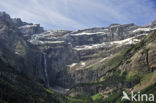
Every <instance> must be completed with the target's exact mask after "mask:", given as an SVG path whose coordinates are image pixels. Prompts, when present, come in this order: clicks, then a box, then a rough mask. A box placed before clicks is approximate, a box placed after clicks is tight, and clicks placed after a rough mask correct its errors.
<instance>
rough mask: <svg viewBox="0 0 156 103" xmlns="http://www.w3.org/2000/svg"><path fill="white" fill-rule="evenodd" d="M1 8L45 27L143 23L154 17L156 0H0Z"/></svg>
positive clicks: (14, 16) (155, 16) (16, 16)
mask: <svg viewBox="0 0 156 103" xmlns="http://www.w3.org/2000/svg"><path fill="white" fill-rule="evenodd" d="M0 11H5V12H6V13H8V14H9V15H10V16H11V17H13V18H21V19H22V20H23V21H25V22H29V23H34V24H40V25H41V26H42V27H44V28H45V29H46V30H54V29H55V30H56V29H59V30H60V29H63V30H78V29H86V28H91V27H107V26H109V25H110V24H112V23H119V24H128V23H135V24H137V25H145V24H148V23H150V22H151V21H154V20H156V0H0Z"/></svg>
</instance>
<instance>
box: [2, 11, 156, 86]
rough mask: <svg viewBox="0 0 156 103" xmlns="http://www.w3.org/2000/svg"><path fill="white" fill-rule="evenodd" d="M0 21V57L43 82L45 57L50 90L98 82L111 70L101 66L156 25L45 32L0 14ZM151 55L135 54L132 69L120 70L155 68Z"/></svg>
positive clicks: (36, 25)
mask: <svg viewBox="0 0 156 103" xmlns="http://www.w3.org/2000/svg"><path fill="white" fill-rule="evenodd" d="M0 18H1V21H0V22H1V24H0V38H1V41H0V42H1V51H0V55H4V56H7V55H5V54H4V52H5V53H6V54H12V55H11V56H7V58H9V62H10V63H11V64H12V65H14V67H16V68H19V69H20V68H22V69H23V70H24V71H25V72H26V73H28V74H31V75H33V76H36V77H41V78H43V79H44V74H43V73H44V72H43V62H44V61H43V55H42V53H44V54H45V55H46V59H47V72H48V77H49V80H50V81H49V82H50V86H61V87H64V88H71V87H73V86H74V85H76V84H79V83H88V82H93V81H95V80H97V79H98V78H100V77H101V76H102V75H104V74H105V72H106V71H108V70H109V69H110V68H113V67H111V66H109V65H107V66H105V65H103V63H105V61H107V59H108V58H110V57H113V56H114V55H116V54H117V53H119V52H120V51H122V50H124V49H127V48H129V47H131V46H132V45H134V44H136V43H138V42H139V41H140V39H142V38H143V37H144V36H145V35H147V34H148V33H149V32H151V31H152V30H155V29H156V25H155V22H152V23H151V24H149V25H146V26H137V25H135V24H133V23H132V24H125V25H120V24H112V25H110V26H109V27H105V28H90V29H84V30H78V31H68V30H52V31H44V30H43V28H42V27H40V25H39V24H30V23H25V22H23V21H21V20H20V19H11V18H10V17H9V15H7V14H6V13H0ZM23 38H24V39H27V40H28V41H29V42H30V43H31V44H30V43H28V42H27V41H25V40H24V39H23ZM8 40H9V42H8ZM32 44H33V45H32ZM34 45H35V46H34ZM8 48H10V49H8ZM38 48H39V49H38ZM7 52H8V53H7ZM10 52H12V53H10ZM154 52H155V51H154V50H149V51H148V55H147V54H143V55H142V54H138V55H137V56H136V59H133V65H130V64H129V65H128V64H125V65H123V68H124V66H125V68H132V66H133V68H136V67H138V65H139V66H140V67H144V66H145V64H146V63H147V61H148V65H149V67H151V68H155V64H154V63H153V61H155V59H154V58H153V57H154V56H155V53H154ZM147 56H148V57H147ZM10 57H11V58H10ZM134 58H135V56H134ZM147 58H148V59H147ZM119 59H120V58H119ZM108 60H109V59H108ZM13 61H16V62H18V63H19V64H18V63H17V64H15V62H13ZM142 61H144V62H142ZM135 62H138V63H135Z"/></svg>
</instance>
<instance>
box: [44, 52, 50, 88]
mask: <svg viewBox="0 0 156 103" xmlns="http://www.w3.org/2000/svg"><path fill="white" fill-rule="evenodd" d="M43 56H44V74H45V79H46V84H47V87H49V78H48V73H47V59H46V54H43Z"/></svg>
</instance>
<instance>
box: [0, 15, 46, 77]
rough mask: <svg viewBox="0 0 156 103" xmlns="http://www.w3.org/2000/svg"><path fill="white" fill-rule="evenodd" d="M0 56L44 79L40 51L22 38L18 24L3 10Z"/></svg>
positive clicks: (24, 70) (27, 72)
mask: <svg viewBox="0 0 156 103" xmlns="http://www.w3.org/2000/svg"><path fill="white" fill-rule="evenodd" d="M0 57H1V58H3V59H4V60H5V61H6V62H8V63H9V64H10V65H11V66H13V67H14V68H16V69H17V70H20V71H22V72H24V73H26V74H28V75H30V76H32V77H35V78H42V79H43V80H44V74H43V59H42V53H41V52H40V50H39V49H38V48H37V47H35V46H33V45H32V44H30V43H29V42H27V41H26V40H24V39H23V34H22V33H21V32H20V31H19V29H18V26H17V25H15V23H14V22H13V21H12V19H11V18H10V16H9V15H8V14H6V13H4V12H2V13H0Z"/></svg>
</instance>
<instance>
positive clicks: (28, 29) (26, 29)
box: [19, 24, 44, 35]
mask: <svg viewBox="0 0 156 103" xmlns="http://www.w3.org/2000/svg"><path fill="white" fill-rule="evenodd" d="M19 29H20V31H21V32H22V33H23V34H25V35H32V34H38V33H42V32H43V31H44V30H43V28H42V27H40V25H39V24H28V25H24V26H20V27H19Z"/></svg>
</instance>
